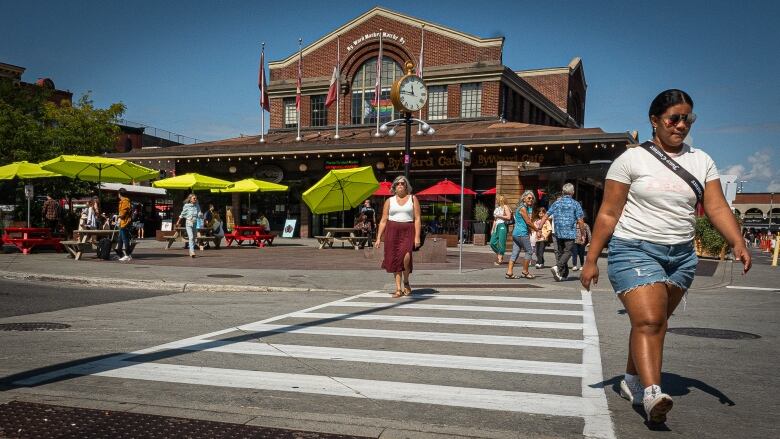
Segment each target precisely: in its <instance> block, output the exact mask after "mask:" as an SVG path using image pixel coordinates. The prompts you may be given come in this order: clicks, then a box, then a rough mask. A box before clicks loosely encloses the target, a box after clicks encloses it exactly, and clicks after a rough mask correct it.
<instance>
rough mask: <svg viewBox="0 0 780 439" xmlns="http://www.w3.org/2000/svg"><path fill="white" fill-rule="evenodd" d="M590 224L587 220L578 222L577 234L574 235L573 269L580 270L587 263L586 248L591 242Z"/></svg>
mask: <svg viewBox="0 0 780 439" xmlns="http://www.w3.org/2000/svg"><path fill="white" fill-rule="evenodd" d="M590 239H591V233H590V226H589V225H588V223H586V222H585V221H582V222H580V223H577V234H576V235H575V237H574V257H573V258H572V265H574V267H573V268H572V271H578V270H581V269H582V266H583V265H585V248H586V247H587V246H588V244H589V243H590Z"/></svg>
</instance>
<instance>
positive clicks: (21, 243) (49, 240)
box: [2, 227, 62, 255]
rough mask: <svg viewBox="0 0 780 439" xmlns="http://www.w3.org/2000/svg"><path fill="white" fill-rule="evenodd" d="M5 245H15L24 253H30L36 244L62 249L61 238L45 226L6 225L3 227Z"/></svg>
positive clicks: (59, 250) (58, 250)
mask: <svg viewBox="0 0 780 439" xmlns="http://www.w3.org/2000/svg"><path fill="white" fill-rule="evenodd" d="M2 239H3V245H13V246H15V247H16V248H18V249H19V250H20V251H21V252H22V254H25V255H26V254H29V253H30V252H31V251H32V249H33V248H34V247H36V246H41V245H47V246H52V247H54V249H55V250H57V252H61V251H62V244H60V241H61V239H60V238H55V237H54V236H52V234H51V229H48V228H45V227H6V228H5V229H3V238H2Z"/></svg>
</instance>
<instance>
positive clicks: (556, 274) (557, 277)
mask: <svg viewBox="0 0 780 439" xmlns="http://www.w3.org/2000/svg"><path fill="white" fill-rule="evenodd" d="M550 271H552V274H553V277H554V278H555V281H556V282H560V281H562V280H563V277H562V276H561V273H560V272H559V271H558V266H557V265H553V266H552V268H550Z"/></svg>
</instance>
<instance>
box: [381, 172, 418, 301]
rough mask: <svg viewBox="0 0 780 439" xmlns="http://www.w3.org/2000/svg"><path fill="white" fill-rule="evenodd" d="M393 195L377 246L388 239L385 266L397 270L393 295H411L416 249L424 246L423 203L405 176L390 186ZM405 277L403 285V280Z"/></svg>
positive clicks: (389, 201)
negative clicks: (413, 254)
mask: <svg viewBox="0 0 780 439" xmlns="http://www.w3.org/2000/svg"><path fill="white" fill-rule="evenodd" d="M390 191H391V192H392V193H393V196H392V197H390V198H388V199H387V200H386V201H385V206H384V208H383V209H382V219H381V220H380V221H379V229H378V230H377V233H376V242H375V243H374V247H375V248H379V246H380V244H381V243H382V238H383V237H384V238H385V258H384V260H383V261H382V268H384V269H385V270H387V272H388V273H393V279H394V280H395V293H394V294H393V297H395V298H398V297H402V296H409V295H411V294H412V287H411V285H409V275H411V274H412V269H413V264H412V251H414V249H415V248H419V247H420V230H421V229H422V223H421V222H420V203H419V202H418V201H417V197H415V196H414V195H412V186H411V185H410V184H409V181H408V180H407V179H406V177H404V176H403V175H399V176H398V177H396V178H395V180H393V185H392V186H391V187H390ZM402 279H403V288H402V287H401V280H402Z"/></svg>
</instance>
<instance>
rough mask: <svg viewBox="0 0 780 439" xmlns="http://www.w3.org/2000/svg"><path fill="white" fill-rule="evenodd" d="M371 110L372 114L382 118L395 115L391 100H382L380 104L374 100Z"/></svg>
mask: <svg viewBox="0 0 780 439" xmlns="http://www.w3.org/2000/svg"><path fill="white" fill-rule="evenodd" d="M371 108H372V110H371V111H372V113H374V114H377V113H378V114H379V115H381V116H387V115H391V114H393V102H392V101H391V100H390V99H380V100H379V102H377V101H376V99H374V100H372V101H371ZM377 110H378V111H377Z"/></svg>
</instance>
